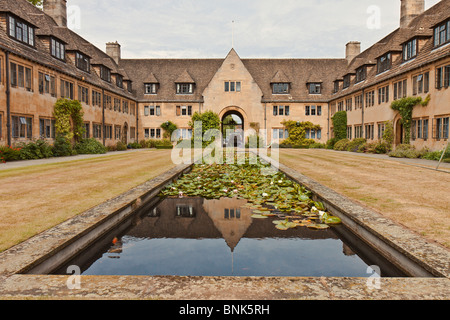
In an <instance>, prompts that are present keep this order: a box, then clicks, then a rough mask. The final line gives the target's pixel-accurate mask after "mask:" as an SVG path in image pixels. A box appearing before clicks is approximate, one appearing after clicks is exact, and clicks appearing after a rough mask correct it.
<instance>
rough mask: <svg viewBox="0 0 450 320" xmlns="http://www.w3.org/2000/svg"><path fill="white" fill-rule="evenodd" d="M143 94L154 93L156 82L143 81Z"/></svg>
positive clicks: (155, 91)
mask: <svg viewBox="0 0 450 320" xmlns="http://www.w3.org/2000/svg"><path fill="white" fill-rule="evenodd" d="M144 89H145V94H156V93H157V84H156V83H145V84H144Z"/></svg>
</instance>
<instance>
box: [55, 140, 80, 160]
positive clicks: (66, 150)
mask: <svg viewBox="0 0 450 320" xmlns="http://www.w3.org/2000/svg"><path fill="white" fill-rule="evenodd" d="M52 152H53V155H54V156H55V157H67V156H72V155H74V153H75V152H74V150H73V149H72V144H71V143H70V141H68V140H67V139H66V138H64V137H63V136H61V135H58V136H57V137H56V139H55V143H54V144H53V148H52Z"/></svg>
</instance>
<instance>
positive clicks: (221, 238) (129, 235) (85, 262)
mask: <svg viewBox="0 0 450 320" xmlns="http://www.w3.org/2000/svg"><path fill="white" fill-rule="evenodd" d="M246 203H247V201H246V200H244V199H237V198H222V199H219V200H207V199H204V198H166V199H161V201H160V202H159V203H158V204H156V205H154V206H152V207H149V208H147V209H145V210H143V211H141V212H137V213H136V214H135V215H134V216H133V217H132V221H130V224H129V225H128V226H127V227H126V228H123V230H121V229H120V228H118V230H116V231H114V232H112V233H110V234H108V235H106V236H104V238H103V239H102V240H100V241H98V243H97V244H96V245H95V246H92V247H91V248H89V249H88V250H86V251H84V252H82V253H81V254H79V255H78V256H77V257H75V258H74V259H73V260H72V261H70V262H68V263H67V264H66V265H64V266H63V267H61V268H60V269H59V270H56V271H55V272H54V274H67V273H66V270H67V267H68V266H70V265H77V266H79V267H80V268H81V271H82V274H83V275H150V276H156V275H161V276H163V275H171V276H275V277H276V276H288V277H320V276H325V277H369V276H371V275H373V271H372V270H371V269H370V268H369V266H372V265H376V266H378V267H379V268H380V270H381V274H380V276H381V277H405V275H404V273H402V272H401V271H400V270H398V269H397V268H395V267H394V266H393V265H391V264H390V263H389V262H388V261H386V260H385V259H384V258H383V257H381V255H379V254H377V253H376V252H375V251H374V250H373V249H372V248H371V247H369V246H367V245H366V244H365V243H364V242H363V241H361V240H360V239H358V238H357V237H355V236H354V235H353V234H351V233H350V232H349V231H348V230H347V229H346V228H345V226H343V225H337V226H332V227H331V228H329V229H326V230H313V229H310V228H308V227H300V226H299V227H297V228H293V229H289V230H278V229H277V228H275V226H274V223H273V221H274V220H277V219H278V220H279V219H280V218H279V217H268V218H265V219H256V218H253V217H252V210H251V209H250V208H248V207H246V206H245V205H246Z"/></svg>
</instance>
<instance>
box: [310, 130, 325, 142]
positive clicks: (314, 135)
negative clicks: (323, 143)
mask: <svg viewBox="0 0 450 320" xmlns="http://www.w3.org/2000/svg"><path fill="white" fill-rule="evenodd" d="M306 139H318V140H320V139H322V129H319V130H312V129H306Z"/></svg>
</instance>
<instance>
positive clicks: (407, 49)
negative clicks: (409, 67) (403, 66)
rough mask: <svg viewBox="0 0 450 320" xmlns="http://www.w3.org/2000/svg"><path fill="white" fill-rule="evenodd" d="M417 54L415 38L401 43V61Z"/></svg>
mask: <svg viewBox="0 0 450 320" xmlns="http://www.w3.org/2000/svg"><path fill="white" fill-rule="evenodd" d="M416 56H417V39H412V40H411V41H408V42H407V43H405V44H404V45H403V61H408V60H411V59H412V58H415V57H416Z"/></svg>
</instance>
